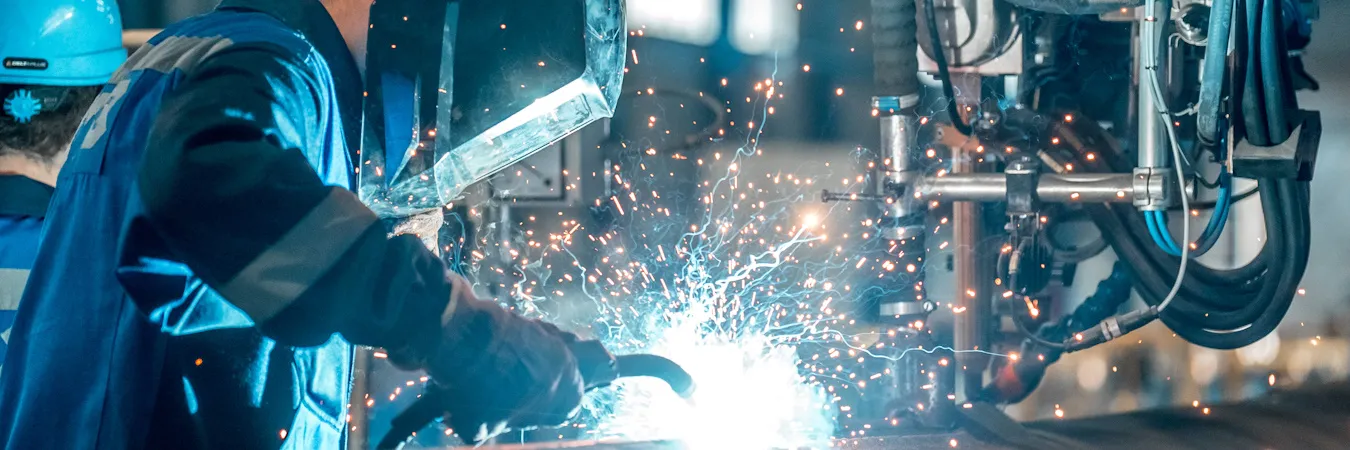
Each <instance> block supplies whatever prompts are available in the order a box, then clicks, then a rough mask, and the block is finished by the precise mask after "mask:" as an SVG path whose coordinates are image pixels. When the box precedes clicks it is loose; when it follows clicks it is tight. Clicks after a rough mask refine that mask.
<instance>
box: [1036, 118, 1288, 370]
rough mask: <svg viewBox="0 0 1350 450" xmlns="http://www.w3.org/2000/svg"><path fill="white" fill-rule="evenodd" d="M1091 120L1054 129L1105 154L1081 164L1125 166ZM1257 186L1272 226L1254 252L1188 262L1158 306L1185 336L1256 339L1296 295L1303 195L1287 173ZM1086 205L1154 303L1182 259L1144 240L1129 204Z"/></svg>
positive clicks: (1213, 342)
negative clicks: (1169, 299) (1227, 265)
mask: <svg viewBox="0 0 1350 450" xmlns="http://www.w3.org/2000/svg"><path fill="white" fill-rule="evenodd" d="M1080 122H1086V123H1080ZM1090 122H1091V121H1074V124H1073V126H1072V127H1070V126H1067V125H1061V126H1058V127H1056V128H1054V129H1053V131H1054V132H1055V133H1056V135H1058V136H1062V137H1064V138H1065V139H1063V141H1064V142H1066V143H1069V144H1070V145H1071V146H1073V147H1074V148H1075V149H1076V150H1078V151H1079V153H1080V154H1081V153H1086V152H1087V151H1089V150H1095V153H1097V154H1099V155H1102V157H1098V158H1096V160H1095V161H1085V160H1080V161H1079V162H1080V163H1081V164H1083V165H1084V167H1085V168H1087V169H1089V170H1096V171H1121V170H1128V164H1127V163H1126V162H1124V161H1114V160H1116V159H1119V156H1118V154H1117V152H1114V151H1111V149H1113V148H1115V147H1114V146H1113V145H1111V140H1110V137H1109V136H1107V135H1106V134H1105V133H1099V132H1098V131H1100V130H1096V131H1094V129H1095V124H1092V123H1090ZM1085 144H1086V145H1085ZM1094 146H1096V147H1095V148H1094ZM1101 146H1105V147H1109V148H1102V147H1101ZM1114 166H1119V167H1114ZM1259 186H1260V189H1261V197H1262V199H1263V206H1264V208H1265V211H1266V225H1267V229H1268V230H1270V231H1269V233H1268V235H1269V236H1268V239H1267V243H1266V245H1265V246H1263V247H1262V249H1261V252H1260V254H1258V257H1257V258H1256V259H1255V260H1254V261H1253V262H1252V263H1250V264H1248V265H1246V266H1244V267H1239V268H1237V269H1212V268H1209V267H1205V266H1203V265H1200V264H1198V263H1194V262H1192V264H1189V265H1188V270H1187V277H1186V278H1187V280H1186V282H1185V283H1184V284H1183V285H1182V290H1181V291H1180V292H1179V294H1178V296H1177V298H1176V299H1175V300H1174V301H1173V303H1171V304H1170V305H1169V306H1168V308H1167V309H1166V310H1164V311H1163V314H1162V315H1163V320H1164V322H1165V323H1167V325H1168V326H1169V327H1170V328H1172V329H1173V330H1174V331H1176V332H1177V334H1178V335H1181V336H1182V337H1184V338H1185V339H1187V340H1188V341H1191V342H1194V343H1196V344H1199V345H1204V346H1208V347H1214V348H1237V347H1241V346H1244V345H1247V344H1250V343H1251V342H1255V341H1256V340H1257V339H1260V338H1261V337H1263V336H1264V335H1265V334H1266V333H1268V332H1269V331H1270V329H1271V328H1273V327H1274V326H1275V325H1277V324H1278V323H1279V321H1280V319H1281V318H1282V317H1283V315H1284V313H1285V312H1286V311H1287V309H1288V306H1289V303H1290V302H1291V301H1292V299H1293V297H1294V296H1295V292H1296V290H1297V283H1298V280H1299V279H1300V278H1301V276H1302V273H1303V270H1304V268H1305V267H1306V261H1307V256H1306V255H1307V252H1306V251H1304V250H1302V249H1306V248H1307V245H1308V240H1307V236H1308V233H1307V232H1306V229H1307V220H1306V217H1307V202H1306V195H1305V194H1302V192H1303V190H1304V189H1303V188H1302V187H1301V186H1299V185H1298V183H1295V182H1292V181H1288V180H1274V179H1265V180H1259ZM1266 199H1269V200H1266ZM1085 209H1086V210H1087V211H1088V212H1089V214H1090V215H1091V216H1092V218H1093V220H1094V222H1096V223H1097V225H1098V226H1099V227H1100V228H1101V230H1102V235H1103V237H1105V238H1106V239H1107V240H1108V241H1109V242H1110V243H1111V246H1112V248H1114V249H1115V250H1116V252H1117V254H1118V255H1119V256H1120V257H1121V259H1122V260H1125V261H1127V262H1129V263H1130V264H1131V266H1132V267H1134V268H1135V271H1136V276H1137V278H1136V288H1137V289H1138V290H1139V292H1140V295H1141V296H1142V297H1143V298H1144V299H1145V300H1146V301H1147V302H1148V303H1149V304H1151V305H1157V304H1159V303H1160V302H1161V301H1162V300H1163V299H1164V298H1165V297H1166V295H1167V292H1168V291H1170V289H1171V285H1172V282H1173V280H1174V277H1175V275H1176V271H1177V264H1178V263H1179V260H1178V259H1176V258H1175V257H1172V256H1170V255H1167V254H1165V253H1163V252H1162V251H1161V250H1159V249H1157V248H1156V247H1155V246H1154V245H1153V243H1152V242H1151V241H1150V240H1148V239H1147V237H1146V236H1147V234H1146V232H1144V231H1143V230H1145V229H1146V227H1145V224H1144V223H1143V220H1142V218H1140V217H1139V214H1138V212H1137V211H1135V210H1134V209H1133V208H1132V207H1129V206H1128V205H1126V206H1121V205H1109V206H1108V205H1086V207H1085ZM1216 330H1217V331H1216ZM1233 330H1236V331H1233Z"/></svg>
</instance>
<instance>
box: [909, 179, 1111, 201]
mask: <svg viewBox="0 0 1350 450" xmlns="http://www.w3.org/2000/svg"><path fill="white" fill-rule="evenodd" d="M922 183H923V184H922V185H921V186H920V187H919V190H918V192H920V195H922V196H923V197H924V198H926V199H932V200H942V201H957V202H959V201H976V202H997V201H1003V200H1004V199H1006V198H1007V195H1008V180H1007V178H1005V177H1004V176H1003V174H1000V173H964V174H949V175H946V176H941V177H924V178H923V182H922ZM1036 196H1037V197H1039V198H1040V199H1041V201H1044V202H1053V203H1073V202H1086V203H1129V202H1131V201H1133V200H1134V175H1132V174H1128V173H1111V174H1068V175H1060V174H1041V176H1040V180H1039V181H1038V182H1037V185H1036Z"/></svg>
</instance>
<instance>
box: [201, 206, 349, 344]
mask: <svg viewBox="0 0 1350 450" xmlns="http://www.w3.org/2000/svg"><path fill="white" fill-rule="evenodd" d="M375 221H376V218H375V214H374V213H371V212H370V210H369V209H367V208H366V207H365V205H362V204H361V201H360V200H358V199H357V198H356V196H355V195H353V194H352V193H350V192H348V191H345V190H342V189H340V188H333V189H332V191H330V192H329V193H328V197H326V198H324V199H323V201H322V202H320V203H319V204H318V205H317V206H315V207H314V209H312V210H310V211H309V214H306V215H305V217H304V218H302V219H300V221H299V222H298V223H296V224H295V226H294V227H292V228H291V229H290V231H287V232H286V234H285V235H284V236H282V238H281V240H279V241H277V242H276V243H275V244H273V245H272V246H271V247H270V248H268V249H267V251H264V252H263V253H262V254H260V255H258V257H257V258H254V259H253V261H252V262H250V263H249V264H248V266H246V267H244V270H241V271H240V272H239V273H238V274H237V275H235V276H234V278H233V279H231V280H230V281H229V282H228V283H225V285H224V286H222V288H221V289H220V293H221V295H223V296H224V297H225V298H226V299H228V300H229V301H230V302H231V303H234V304H235V306H238V307H239V308H240V309H243V310H244V312H246V313H248V315H249V316H250V317H252V318H253V320H254V321H255V322H259V323H261V322H264V321H267V320H268V319H271V318H272V317H273V316H276V315H277V313H279V312H281V310H283V309H286V307H287V306H289V305H290V304H291V303H293V302H295V300H296V299H297V298H299V297H300V295H301V294H304V293H305V291H307V290H309V288H310V286H311V285H312V284H314V282H315V281H317V280H318V279H319V278H320V277H322V276H323V275H324V274H325V273H328V271H329V270H330V269H332V268H333V266H334V265H336V264H337V263H338V262H339V261H340V259H341V258H342V255H344V254H346V253H347V250H348V249H349V248H350V247H351V246H352V244H355V243H356V241H357V240H358V239H359V238H360V237H361V235H363V234H364V233H365V232H366V230H367V229H368V228H369V227H370V226H371V225H372V224H374V223H375Z"/></svg>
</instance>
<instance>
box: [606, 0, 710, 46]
mask: <svg viewBox="0 0 1350 450" xmlns="http://www.w3.org/2000/svg"><path fill="white" fill-rule="evenodd" d="M720 3H721V2H720V1H718V0H628V30H629V31H637V30H643V35H645V36H648V37H654V38H659V39H667V40H671V41H676V42H683V43H686V44H692V45H698V46H707V45H709V44H712V43H713V41H716V40H717V36H718V34H719V33H720V32H721V23H722V8H721V5H720Z"/></svg>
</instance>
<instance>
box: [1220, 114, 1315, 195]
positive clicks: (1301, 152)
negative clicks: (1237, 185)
mask: <svg viewBox="0 0 1350 450" xmlns="http://www.w3.org/2000/svg"><path fill="white" fill-rule="evenodd" d="M1299 116H1301V118H1302V119H1303V121H1302V122H1301V123H1299V125H1298V127H1296V128H1294V131H1293V132H1292V133H1290V134H1289V138H1288V139H1285V140H1284V142H1281V143H1279V144H1275V145H1272V146H1269V147H1260V146H1256V145H1252V144H1251V143H1250V142H1247V140H1246V139H1243V140H1242V141H1239V142H1238V143H1237V145H1235V146H1233V151H1232V152H1231V153H1230V154H1229V157H1230V158H1232V164H1231V167H1232V168H1233V176H1237V177H1242V178H1293V179H1296V180H1298V181H1312V176H1313V166H1314V165H1316V162H1317V147H1318V146H1319V144H1321V141H1322V114H1321V113H1319V112H1317V111H1300V113H1299Z"/></svg>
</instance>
